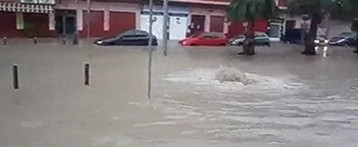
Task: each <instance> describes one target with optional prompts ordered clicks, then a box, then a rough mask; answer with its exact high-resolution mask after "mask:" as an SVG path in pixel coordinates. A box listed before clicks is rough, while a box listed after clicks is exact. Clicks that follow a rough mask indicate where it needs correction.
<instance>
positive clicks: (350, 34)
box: [339, 32, 354, 37]
mask: <svg viewBox="0 0 358 147" xmlns="http://www.w3.org/2000/svg"><path fill="white" fill-rule="evenodd" d="M339 36H340V37H350V36H354V33H352V32H343V33H341V34H339Z"/></svg>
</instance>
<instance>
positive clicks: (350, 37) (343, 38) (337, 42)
mask: <svg viewBox="0 0 358 147" xmlns="http://www.w3.org/2000/svg"><path fill="white" fill-rule="evenodd" d="M356 37H357V34H356V33H355V32H343V33H340V34H339V35H338V36H336V37H333V38H331V39H330V40H329V45H333V46H347V45H348V46H354V44H355V40H356Z"/></svg>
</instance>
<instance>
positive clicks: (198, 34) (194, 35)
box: [190, 33, 202, 38]
mask: <svg viewBox="0 0 358 147" xmlns="http://www.w3.org/2000/svg"><path fill="white" fill-rule="evenodd" d="M201 34H202V33H195V34H193V35H191V36H190V37H191V38H197V37H199V36H200V35H201Z"/></svg>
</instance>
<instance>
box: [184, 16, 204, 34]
mask: <svg viewBox="0 0 358 147" xmlns="http://www.w3.org/2000/svg"><path fill="white" fill-rule="evenodd" d="M204 25H205V16H204V15H192V16H191V24H190V26H189V30H190V33H189V34H188V35H189V36H190V35H193V34H195V33H201V32H204Z"/></svg>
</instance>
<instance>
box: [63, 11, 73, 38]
mask: <svg viewBox="0 0 358 147" xmlns="http://www.w3.org/2000/svg"><path fill="white" fill-rule="evenodd" d="M63 24H64V26H63V30H64V31H63V33H64V34H63V35H64V36H72V35H74V34H75V31H76V17H75V16H73V15H69V16H65V17H64V18H63Z"/></svg>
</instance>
